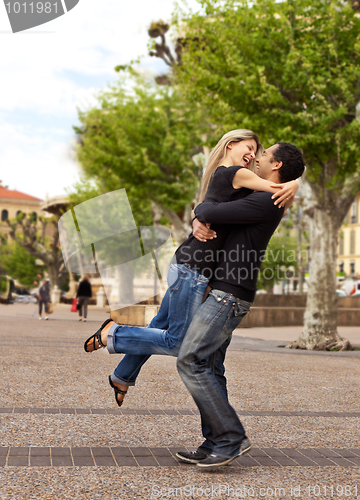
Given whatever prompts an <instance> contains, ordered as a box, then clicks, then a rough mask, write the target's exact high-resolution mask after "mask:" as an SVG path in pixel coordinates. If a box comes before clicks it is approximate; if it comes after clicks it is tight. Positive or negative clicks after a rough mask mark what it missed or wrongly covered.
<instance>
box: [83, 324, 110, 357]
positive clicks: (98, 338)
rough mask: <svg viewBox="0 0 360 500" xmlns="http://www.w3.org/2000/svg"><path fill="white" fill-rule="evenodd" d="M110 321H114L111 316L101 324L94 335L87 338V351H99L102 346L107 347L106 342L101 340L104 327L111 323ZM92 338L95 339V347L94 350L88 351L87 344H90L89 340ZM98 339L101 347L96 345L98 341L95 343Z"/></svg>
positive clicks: (85, 347)
mask: <svg viewBox="0 0 360 500" xmlns="http://www.w3.org/2000/svg"><path fill="white" fill-rule="evenodd" d="M110 321H113V320H112V319H111V318H110V319H106V320H105V321H104V323H103V324H102V325H101V326H100V328H99V329H98V331H97V332H96V333H94V335H91V337H89V338H88V339H87V340H85V343H84V349H85V352H93V351H97V350H98V349H100V348H101V347H106V345H104V344H103V343H102V340H101V330H102V329H103V328H105V326H106V325H107V324H109V323H110ZM90 340H93V347H94V349H93V350H92V351H88V350H87V344H88V342H89V341H90ZM96 341H98V343H99V347H96V343H95V342H96Z"/></svg>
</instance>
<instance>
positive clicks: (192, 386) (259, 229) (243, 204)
mask: <svg viewBox="0 0 360 500" xmlns="http://www.w3.org/2000/svg"><path fill="white" fill-rule="evenodd" d="M257 166H258V171H257V174H258V175H259V176H260V177H262V178H263V179H267V180H269V181H272V182H274V183H282V182H286V181H289V180H293V179H297V178H298V177H300V176H301V175H302V174H303V172H304V168H305V166H304V161H303V158H302V155H301V152H300V151H299V150H298V149H297V148H296V147H295V146H294V145H292V144H288V143H278V144H275V145H274V146H271V147H270V148H269V149H267V150H265V151H264V154H263V156H262V157H261V158H260V159H258V160H257ZM283 212H284V210H283V209H280V210H279V208H278V207H277V206H276V205H274V203H273V200H272V199H271V193H266V192H264V191H256V192H254V193H252V194H250V195H249V196H247V197H246V198H244V199H241V200H237V201H232V202H226V203H212V202H206V203H202V204H200V205H198V206H197V207H196V209H195V215H196V217H197V219H198V221H199V223H198V224H197V225H196V224H195V225H194V226H193V227H194V231H193V233H194V235H195V236H196V237H197V238H198V239H200V240H201V239H202V240H203V239H204V237H205V238H206V237H208V236H209V234H210V233H209V231H208V230H207V228H206V226H205V224H209V223H210V224H234V229H233V230H232V231H231V232H230V233H229V235H228V237H227V240H226V242H225V246H224V248H223V250H222V252H221V254H220V255H219V258H218V262H217V267H216V269H215V272H214V276H213V278H212V279H211V281H210V283H209V285H210V287H211V290H210V292H209V295H208V297H207V298H206V300H205V301H204V302H203V303H202V304H201V306H200V307H199V308H198V309H197V311H196V313H195V316H194V318H193V320H192V322H191V324H190V326H189V329H188V331H187V333H186V336H185V338H184V340H183V343H182V345H181V348H180V352H179V355H178V360H177V367H178V371H179V374H180V377H181V378H182V380H183V382H184V383H185V385H186V387H187V389H188V390H189V392H190V394H191V395H192V397H193V399H194V401H195V403H196V405H197V406H198V408H199V410H200V414H201V423H202V430H203V435H204V437H205V442H204V443H203V444H202V445H201V446H200V447H199V448H198V450H197V451H196V452H193V453H182V452H179V453H177V457H178V458H179V459H180V460H181V461H184V462H188V463H195V464H197V466H198V467H202V468H214V467H219V466H223V465H227V464H229V463H230V462H231V461H232V460H234V459H235V458H236V457H237V456H239V455H242V454H243V453H246V452H247V451H249V449H250V448H251V444H250V441H249V439H248V438H247V437H246V435H245V431H244V428H243V426H242V424H241V422H240V420H239V418H238V417H237V415H236V412H235V410H234V409H233V408H232V407H231V406H230V404H229V401H228V398H227V391H226V379H225V377H224V367H223V361H224V358H225V353H226V349H227V347H228V345H229V343H230V340H231V335H232V332H233V330H234V329H235V328H236V327H237V326H238V325H239V323H240V322H241V320H242V318H243V317H244V316H245V315H246V314H247V312H248V311H249V309H250V306H251V304H252V302H253V300H254V297H255V293H256V280H257V275H258V271H259V267H260V265H261V260H262V258H263V256H264V253H265V250H266V247H267V244H268V242H269V240H270V238H271V236H272V234H273V233H274V231H275V229H276V228H277V226H278V224H279V222H280V221H281V218H282V216H283ZM200 223H202V224H200Z"/></svg>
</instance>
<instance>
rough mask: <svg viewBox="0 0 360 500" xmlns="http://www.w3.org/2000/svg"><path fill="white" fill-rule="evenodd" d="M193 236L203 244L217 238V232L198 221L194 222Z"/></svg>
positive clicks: (208, 225)
mask: <svg viewBox="0 0 360 500" xmlns="http://www.w3.org/2000/svg"><path fill="white" fill-rule="evenodd" d="M192 227H193V235H194V236H195V238H196V239H197V240H199V241H202V242H203V243H204V242H205V241H207V240H212V239H214V238H216V232H215V231H213V230H212V229H210V224H203V223H202V222H199V221H198V220H197V219H194V220H193V223H192Z"/></svg>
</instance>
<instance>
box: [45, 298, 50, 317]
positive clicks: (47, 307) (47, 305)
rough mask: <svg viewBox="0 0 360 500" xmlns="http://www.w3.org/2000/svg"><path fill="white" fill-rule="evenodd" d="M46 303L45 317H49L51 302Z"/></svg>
mask: <svg viewBox="0 0 360 500" xmlns="http://www.w3.org/2000/svg"><path fill="white" fill-rule="evenodd" d="M44 304H45V319H47V317H48V312H49V302H44Z"/></svg>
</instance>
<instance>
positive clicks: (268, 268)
mask: <svg viewBox="0 0 360 500" xmlns="http://www.w3.org/2000/svg"><path fill="white" fill-rule="evenodd" d="M297 270H298V268H297V242H296V237H294V236H293V237H290V236H289V235H287V234H281V233H276V234H274V236H273V237H272V238H271V240H270V242H269V245H268V247H267V249H266V253H265V255H264V259H263V261H262V264H261V268H260V272H259V278H258V283H257V285H258V288H259V289H263V290H266V291H267V292H268V293H272V288H273V286H274V285H276V284H277V283H279V282H280V281H282V280H284V279H288V277H289V276H290V274H291V272H296V271H297Z"/></svg>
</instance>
